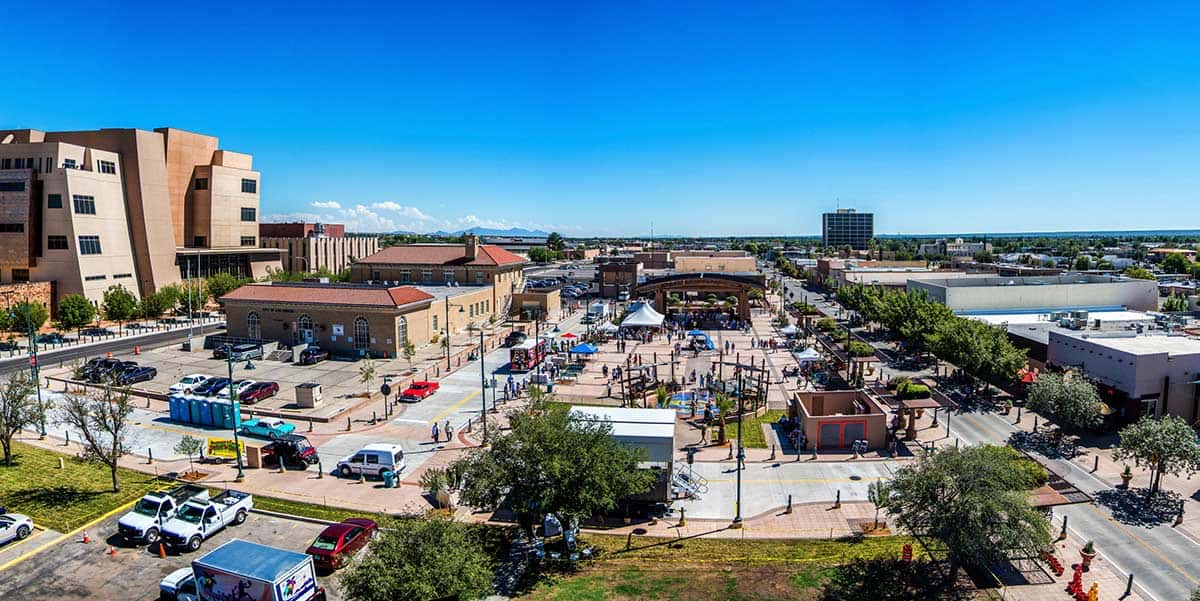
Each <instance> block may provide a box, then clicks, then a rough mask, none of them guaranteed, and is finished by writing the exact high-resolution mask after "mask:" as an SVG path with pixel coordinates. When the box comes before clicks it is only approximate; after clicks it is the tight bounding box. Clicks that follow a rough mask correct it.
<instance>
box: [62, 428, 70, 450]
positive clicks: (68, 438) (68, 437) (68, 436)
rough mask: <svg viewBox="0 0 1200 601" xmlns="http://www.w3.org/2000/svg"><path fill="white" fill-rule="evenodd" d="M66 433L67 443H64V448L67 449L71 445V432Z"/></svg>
mask: <svg viewBox="0 0 1200 601" xmlns="http://www.w3.org/2000/svg"><path fill="white" fill-rule="evenodd" d="M65 432H66V434H67V441H66V442H64V443H63V446H64V447H66V446H70V445H71V431H70V430H66V431H65Z"/></svg>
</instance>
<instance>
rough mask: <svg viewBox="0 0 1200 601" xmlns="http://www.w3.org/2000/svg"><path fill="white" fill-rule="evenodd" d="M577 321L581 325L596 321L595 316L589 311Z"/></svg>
mask: <svg viewBox="0 0 1200 601" xmlns="http://www.w3.org/2000/svg"><path fill="white" fill-rule="evenodd" d="M579 323H581V324H583V325H591V324H594V323H596V316H595V315H592V314H591V313H588V314H587V315H584V316H583V319H581V320H579Z"/></svg>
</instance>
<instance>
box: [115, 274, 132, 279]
mask: <svg viewBox="0 0 1200 601" xmlns="http://www.w3.org/2000/svg"><path fill="white" fill-rule="evenodd" d="M131 277H133V274H132V273H114V274H113V279H114V280H125V279H129V278H131Z"/></svg>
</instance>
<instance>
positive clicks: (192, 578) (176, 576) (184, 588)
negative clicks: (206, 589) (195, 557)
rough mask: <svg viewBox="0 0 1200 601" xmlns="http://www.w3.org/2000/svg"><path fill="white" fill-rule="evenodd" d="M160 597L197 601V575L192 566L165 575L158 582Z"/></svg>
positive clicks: (173, 600) (180, 600) (198, 596)
mask: <svg viewBox="0 0 1200 601" xmlns="http://www.w3.org/2000/svg"><path fill="white" fill-rule="evenodd" d="M158 598H159V599H161V600H162V601H196V600H197V599H199V598H200V593H198V592H196V575H195V574H193V573H192V568H191V566H189V567H186V568H179V569H178V570H175V571H174V572H171V573H170V574H167V575H166V576H165V577H163V579H162V581H160V582H159V583H158Z"/></svg>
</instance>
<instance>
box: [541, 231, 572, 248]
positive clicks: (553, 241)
mask: <svg viewBox="0 0 1200 601" xmlns="http://www.w3.org/2000/svg"><path fill="white" fill-rule="evenodd" d="M546 246H547V247H549V248H550V250H553V251H554V252H562V250H563V249H564V248H566V247H567V243H566V241H565V240H563V237H562V236H560V235H559V233H558V232H550V235H549V236H547V237H546Z"/></svg>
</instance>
